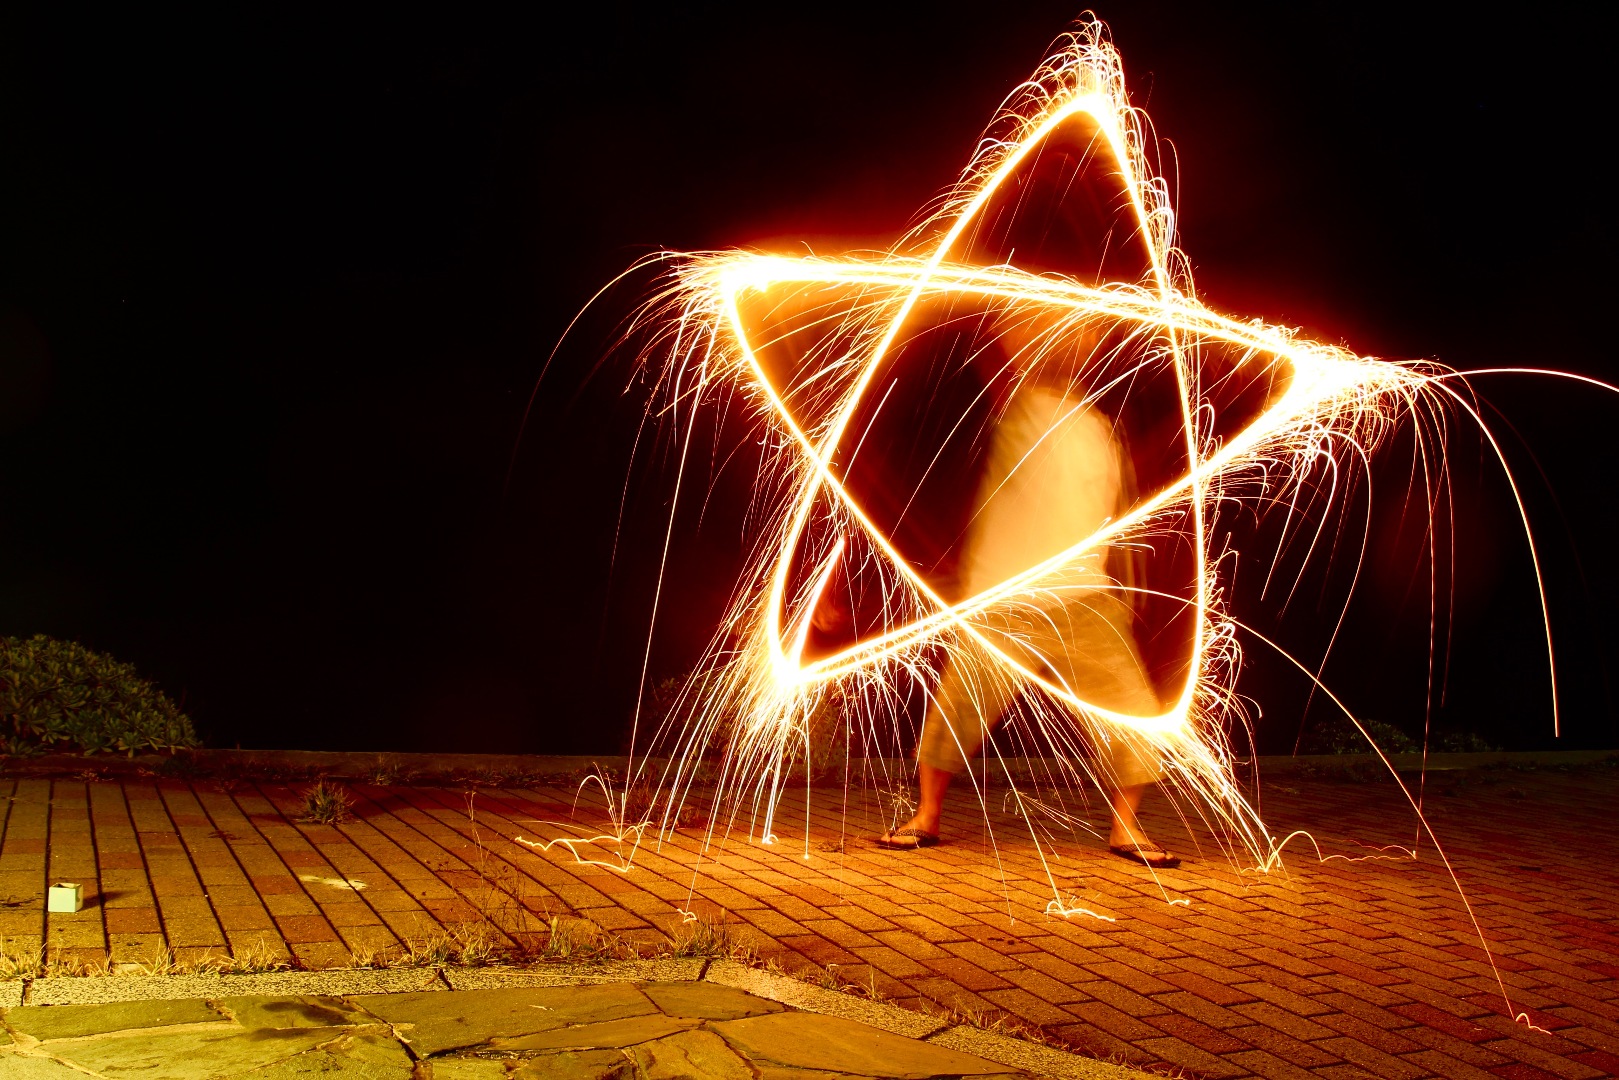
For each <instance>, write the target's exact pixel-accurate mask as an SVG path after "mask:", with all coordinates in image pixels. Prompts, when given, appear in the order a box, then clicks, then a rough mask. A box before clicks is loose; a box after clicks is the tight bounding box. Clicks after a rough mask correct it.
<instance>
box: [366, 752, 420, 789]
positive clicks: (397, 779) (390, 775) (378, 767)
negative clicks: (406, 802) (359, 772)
mask: <svg viewBox="0 0 1619 1080" xmlns="http://www.w3.org/2000/svg"><path fill="white" fill-rule="evenodd" d="M408 779H409V777H408V776H407V775H406V772H405V768H404V766H402V765H400V764H399V763H398V762H397V761H389V760H388V759H387V758H378V759H377V762H376V764H375V765H372V766H371V768H370V770H369V771H368V772H367V773H366V774H365V781H366V783H368V784H375V785H376V786H377V787H391V786H392V785H394V784H398V783H402V782H403V781H405V780H408Z"/></svg>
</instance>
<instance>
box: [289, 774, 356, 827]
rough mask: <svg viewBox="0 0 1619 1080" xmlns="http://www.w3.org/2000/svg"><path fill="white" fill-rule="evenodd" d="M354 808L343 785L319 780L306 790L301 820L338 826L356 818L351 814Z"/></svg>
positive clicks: (352, 801)
mask: <svg viewBox="0 0 1619 1080" xmlns="http://www.w3.org/2000/svg"><path fill="white" fill-rule="evenodd" d="M353 807H354V800H353V799H352V798H350V797H349V793H348V792H347V791H344V790H343V787H342V785H340V784H334V783H332V782H331V781H329V780H317V781H315V783H314V784H313V785H311V786H309V787H307V788H305V789H304V793H303V813H302V814H301V815H300V818H299V819H300V820H302V821H308V822H313V823H314V824H316V825H336V824H338V823H340V822H344V821H348V820H349V819H350V818H352V817H353V816H354V815H353V814H352V813H351V812H350V811H351V810H352V809H353Z"/></svg>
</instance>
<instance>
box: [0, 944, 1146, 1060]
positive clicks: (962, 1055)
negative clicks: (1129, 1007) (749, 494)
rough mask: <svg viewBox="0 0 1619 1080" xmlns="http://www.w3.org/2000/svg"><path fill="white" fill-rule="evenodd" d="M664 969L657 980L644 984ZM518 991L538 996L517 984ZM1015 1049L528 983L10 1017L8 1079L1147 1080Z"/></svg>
mask: <svg viewBox="0 0 1619 1080" xmlns="http://www.w3.org/2000/svg"><path fill="white" fill-rule="evenodd" d="M654 967H655V965H653V964H646V965H643V971H642V974H647V973H650V972H652V971H653V970H654ZM621 970H625V969H624V967H623V966H622V965H621ZM496 974H502V973H496ZM503 977H504V978H506V979H508V980H520V977H519V976H515V975H513V974H512V973H509V972H507V973H503ZM302 978H303V979H304V981H305V983H306V984H307V985H306V987H305V989H308V988H309V987H311V986H313V985H315V984H317V983H318V982H319V980H318V979H317V978H316V977H315V976H314V975H313V974H308V975H304V976H302ZM84 981H93V980H84ZM102 981H109V982H110V981H139V980H138V979H136V978H131V979H127V980H118V979H107V980H102ZM147 981H150V982H152V983H154V984H155V986H156V987H158V988H161V987H162V986H165V985H173V984H172V981H169V980H163V979H155V978H154V979H150V980H147ZM441 987H442V984H441ZM233 988H234V987H233ZM954 1030H955V1029H952V1031H954ZM946 1034H949V1032H947V1033H946ZM1009 1041H1010V1040H997V1039H996V1038H995V1037H994V1036H984V1037H983V1038H981V1039H979V1040H977V1041H973V1040H972V1039H971V1038H970V1037H963V1036H960V1035H959V1034H957V1035H956V1036H955V1037H954V1038H951V1039H937V1038H936V1039H933V1040H930V1041H927V1042H923V1041H920V1040H917V1039H913V1038H908V1037H906V1036H905V1035H903V1034H900V1033H897V1032H894V1031H891V1030H888V1029H886V1028H883V1027H880V1026H873V1025H871V1024H866V1023H860V1022H857V1021H854V1020H851V1019H848V1018H846V1017H842V1016H828V1015H820V1014H816V1013H812V1012H804V1011H798V1010H791V1009H788V1008H786V1007H785V1006H783V1005H781V1004H780V1003H778V1002H775V1001H771V1000H769V999H767V998H763V997H759V996H756V995H753V994H749V993H747V992H745V991H743V990H739V989H737V988H735V987H731V986H727V985H723V984H721V983H718V982H711V981H697V980H689V981H685V982H659V981H641V982H615V983H589V982H586V983H580V984H576V985H572V986H554V987H535V986H529V985H521V984H520V982H518V983H516V984H513V985H508V986H504V987H501V988H497V989H482V990H452V989H449V988H447V987H446V988H441V989H437V990H432V991H427V992H414V993H412V992H401V993H393V994H363V993H362V994H346V995H341V996H334V995H319V994H311V993H302V994H275V995H247V996H238V997H224V998H210V999H207V1000H196V999H192V998H180V999H174V1000H160V999H143V1000H130V1001H124V1002H120V1003H115V1004H101V1005H49V1006H41V1005H25V1006H20V1007H15V1008H9V1009H5V1010H4V1011H0V1076H4V1077H6V1078H7V1080H12V1078H14V1077H15V1078H20V1080H21V1078H30V1077H69V1076H79V1077H82V1076H86V1075H89V1076H100V1077H108V1078H112V1077H118V1076H125V1075H139V1076H142V1077H146V1078H148V1080H215V1078H220V1080H223V1078H226V1077H256V1078H260V1080H264V1078H283V1077H285V1078H291V1077H304V1076H311V1075H322V1076H334V1077H339V1076H346V1077H355V1078H362V1077H363V1078H366V1080H458V1078H459V1080H468V1078H470V1080H496V1078H510V1080H540V1078H550V1080H611V1078H617V1080H632V1078H636V1080H639V1078H645V1080H684V1078H697V1077H700V1078H704V1080H855V1078H858V1077H874V1078H876V1077H880V1078H884V1080H944V1078H968V1077H970V1078H974V1080H1034V1078H1037V1077H1042V1076H1045V1077H1077V1078H1083V1080H1143V1076H1144V1074H1140V1073H1136V1072H1133V1071H1131V1070H1125V1069H1120V1068H1117V1067H1114V1066H1107V1065H1100V1064H1098V1063H1095V1062H1085V1061H1079V1060H1077V1059H1074V1058H1072V1057H1071V1056H1069V1055H1063V1054H1057V1053H1055V1052H1052V1051H1045V1050H1044V1048H1039V1047H1033V1048H1027V1049H1025V1050H1023V1051H1021V1053H1022V1057H1021V1059H1020V1060H1018V1061H1015V1062H1014V1061H1010V1060H1009V1059H1008V1051H1007V1049H1006V1048H1005V1047H1003V1046H1001V1045H1000V1043H1002V1042H1009ZM1034 1051H1043V1053H1035V1052H1034ZM1013 1053H1014V1054H1016V1053H1018V1051H1016V1050H1015V1049H1014V1051H1013Z"/></svg>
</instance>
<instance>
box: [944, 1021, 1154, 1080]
mask: <svg viewBox="0 0 1619 1080" xmlns="http://www.w3.org/2000/svg"><path fill="white" fill-rule="evenodd" d="M926 1041H928V1042H930V1043H933V1044H934V1045H935V1046H943V1047H945V1048H946V1049H948V1050H959V1051H961V1052H962V1053H963V1054H971V1055H973V1056H974V1057H981V1058H984V1059H985V1060H987V1061H994V1062H997V1063H999V1064H1001V1065H1010V1066H1011V1067H1012V1068H1014V1069H1022V1070H1023V1071H1024V1072H1031V1073H1036V1074H1038V1075H1041V1076H1053V1077H1060V1078H1061V1080H1142V1078H1144V1077H1153V1076H1156V1075H1157V1074H1155V1073H1145V1072H1142V1071H1141V1070H1139V1069H1132V1068H1130V1067H1129V1066H1127V1065H1114V1064H1112V1063H1111V1062H1107V1061H1097V1060H1096V1059H1094V1058H1083V1057H1080V1056H1079V1055H1077V1054H1069V1053H1066V1052H1064V1051H1062V1050H1053V1049H1052V1048H1051V1047H1049V1046H1041V1045H1040V1044H1039V1043H1032V1042H1025V1041H1024V1040H1022V1039H1014V1038H1011V1037H1009V1036H1006V1035H996V1034H994V1033H993V1032H988V1031H980V1030H979V1029H978V1028H971V1027H953V1028H949V1029H947V1030H945V1031H941V1032H939V1033H938V1034H937V1035H932V1036H929V1037H928V1039H927V1040H926ZM1157 1080H1163V1078H1162V1077H1158V1078H1157Z"/></svg>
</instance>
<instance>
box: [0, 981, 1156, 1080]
mask: <svg viewBox="0 0 1619 1080" xmlns="http://www.w3.org/2000/svg"><path fill="white" fill-rule="evenodd" d="M699 981H708V982H712V983H717V984H719V985H721V986H730V987H734V988H736V989H738V990H743V991H746V992H747V993H750V994H753V995H754V996H756V997H762V998H766V999H768V1000H770V1001H777V1002H780V1003H781V1004H783V1005H788V1006H791V1007H792V1008H795V1009H798V1010H800V1011H802V1012H808V1013H817V1014H820V1015H822V1016H836V1017H840V1018H842V1019H845V1020H853V1021H856V1022H857V1023H862V1024H868V1025H870V1026H871V1027H875V1028H880V1029H882V1030H883V1031H887V1032H891V1033H892V1034H895V1035H901V1036H904V1037H905V1038H909V1039H921V1040H923V1041H926V1042H929V1043H932V1044H934V1045H937V1046H941V1047H944V1048H946V1049H949V1050H957V1051H960V1052H962V1053H965V1054H972V1055H974V1056H976V1057H980V1058H984V1059H985V1060H988V1061H993V1062H996V1063H997V1064H1001V1065H1007V1066H1010V1067H1012V1068H1014V1069H1021V1070H1023V1071H1025V1072H1030V1073H1035V1074H1038V1075H1041V1076H1048V1077H1055V1078H1060V1080H1162V1078H1161V1077H1157V1076H1155V1075H1154V1074H1152V1073H1145V1072H1141V1071H1139V1070H1136V1069H1131V1068H1127V1067H1125V1066H1122V1065H1113V1064H1110V1063H1108V1062H1105V1061H1097V1060H1094V1059H1091V1058H1084V1057H1080V1056H1078V1055H1076V1054H1069V1053H1065V1052H1063V1051H1061V1050H1054V1049H1052V1048H1051V1047H1049V1046H1040V1045H1038V1044H1036V1043H1029V1042H1024V1041H1022V1040H1021V1039H1013V1038H1008V1037H1006V1036H1004V1035H995V1034H992V1033H990V1032H987V1031H980V1030H978V1029H977V1028H971V1027H964V1026H952V1025H950V1024H949V1023H947V1022H946V1021H944V1020H941V1019H939V1018H938V1017H932V1016H924V1015H922V1014H921V1013H914V1012H911V1011H909V1010H907V1009H901V1008H899V1007H898V1006H896V1005H888V1004H885V1003H883V1002H880V1001H866V1000H862V999H861V998H857V997H851V996H850V995H848V994H845V993H841V992H839V991H836V990H827V989H824V988H822V987H819V986H811V985H810V984H808V983H803V982H799V981H798V980H797V979H793V978H789V977H787V976H785V975H775V974H772V973H770V972H768V971H761V970H759V969H758V968H750V967H747V966H745V965H743V964H739V963H737V962H735V961H733V960H714V961H708V960H703V959H697V958H674V959H666V960H613V961H607V962H605V963H594V964H553V965H546V966H543V967H536V968H498V967H494V968H462V969H442V970H441V969H439V968H405V969H382V970H369V969H363V968H356V969H342V970H333V971H273V972H265V973H262V974H258V975H109V976H105V977H100V976H85V977H76V978H75V977H69V978H52V979H35V980H33V982H32V983H26V984H25V983H23V982H10V983H0V1007H5V1008H14V1007H16V1006H18V1005H22V1004H24V1003H25V1002H26V1004H29V1005H109V1004H115V1003H117V1002H124V1001H176V1000H186V999H195V998H208V999H214V998H222V997H239V996H260V995H275V996H294V995H326V996H339V995H345V994H398V993H413V992H421V991H424V990H436V991H442V992H443V993H446V994H453V993H455V992H456V991H459V990H493V989H502V988H505V987H523V986H589V985H598V984H602V983H616V982H699Z"/></svg>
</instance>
